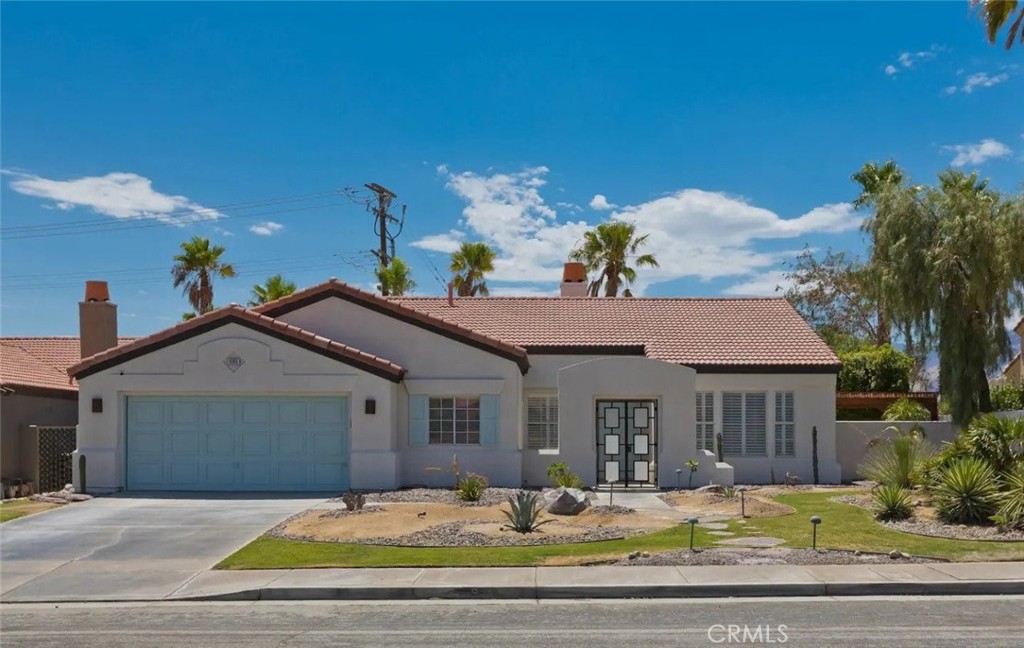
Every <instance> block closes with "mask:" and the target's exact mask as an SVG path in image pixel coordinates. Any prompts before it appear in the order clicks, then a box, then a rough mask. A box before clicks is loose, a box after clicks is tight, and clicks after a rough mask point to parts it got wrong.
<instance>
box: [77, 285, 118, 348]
mask: <svg viewBox="0 0 1024 648" xmlns="http://www.w3.org/2000/svg"><path fill="white" fill-rule="evenodd" d="M78 345H79V347H80V349H81V357H83V358H88V357H89V356H92V355H96V354H97V353H100V352H101V351H106V350H107V349H112V348H114V347H116V346H117V305H116V304H112V303H111V302H110V289H109V288H107V282H106V281H86V282H85V301H82V302H79V304H78Z"/></svg>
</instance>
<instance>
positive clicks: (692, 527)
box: [687, 517, 699, 551]
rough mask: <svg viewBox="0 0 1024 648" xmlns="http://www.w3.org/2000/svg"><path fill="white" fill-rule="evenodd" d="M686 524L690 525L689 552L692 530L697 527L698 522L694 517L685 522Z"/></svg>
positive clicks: (691, 544) (691, 542)
mask: <svg viewBox="0 0 1024 648" xmlns="http://www.w3.org/2000/svg"><path fill="white" fill-rule="evenodd" d="M687 522H689V523H690V551H693V529H694V528H695V527H696V526H697V522H699V520H698V519H697V518H695V517H692V518H690V519H689V520H687Z"/></svg>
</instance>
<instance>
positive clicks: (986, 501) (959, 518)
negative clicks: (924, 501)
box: [934, 457, 999, 524]
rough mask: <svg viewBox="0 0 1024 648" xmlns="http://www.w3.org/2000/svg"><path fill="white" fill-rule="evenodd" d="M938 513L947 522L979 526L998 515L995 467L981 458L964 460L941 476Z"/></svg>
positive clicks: (956, 462) (936, 493)
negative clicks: (993, 469) (994, 514)
mask: <svg viewBox="0 0 1024 648" xmlns="http://www.w3.org/2000/svg"><path fill="white" fill-rule="evenodd" d="M940 475H941V476H940V478H939V484H938V486H937V487H936V488H935V493H934V494H935V512H936V514H938V516H939V518H940V519H942V520H944V521H945V522H951V523H953V524H980V523H984V522H987V521H988V520H989V519H990V517H991V516H992V514H993V513H995V512H996V504H997V502H998V496H999V493H998V489H997V487H996V479H995V473H994V472H993V471H992V466H990V465H989V464H988V463H986V462H985V460H984V459H979V458H978V457H964V458H962V459H958V460H957V461H954V462H953V463H951V464H950V465H949V466H948V467H946V468H945V469H943V470H942V472H941V473H940Z"/></svg>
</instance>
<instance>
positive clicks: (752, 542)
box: [715, 536, 785, 547]
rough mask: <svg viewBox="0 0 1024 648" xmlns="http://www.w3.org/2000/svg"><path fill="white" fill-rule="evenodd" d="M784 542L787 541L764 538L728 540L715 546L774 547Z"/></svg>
mask: <svg viewBox="0 0 1024 648" xmlns="http://www.w3.org/2000/svg"><path fill="white" fill-rule="evenodd" d="M784 542H785V540H783V539H782V538H770V537H767V536H762V537H760V538H729V539H728V540H719V541H718V542H716V543H715V544H720V545H732V546H740V547H774V546H775V545H780V544H782V543H784Z"/></svg>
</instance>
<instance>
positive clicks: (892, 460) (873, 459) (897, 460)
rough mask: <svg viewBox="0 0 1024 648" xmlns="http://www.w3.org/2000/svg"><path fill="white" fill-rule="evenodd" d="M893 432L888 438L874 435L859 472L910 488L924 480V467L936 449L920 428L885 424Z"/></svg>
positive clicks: (900, 486) (874, 479) (871, 478)
mask: <svg viewBox="0 0 1024 648" xmlns="http://www.w3.org/2000/svg"><path fill="white" fill-rule="evenodd" d="M886 431H887V432H894V433H895V436H892V437H889V438H883V437H879V438H876V439H872V441H871V442H870V443H869V444H868V448H869V449H868V454H867V456H866V457H864V461H863V462H862V463H861V465H860V466H859V470H860V473H861V474H862V475H864V476H865V477H867V478H868V479H870V480H872V481H876V482H878V483H879V484H882V485H884V486H897V487H899V488H911V487H913V486H914V485H920V484H921V483H922V481H923V477H922V467H924V466H925V465H926V463H927V461H928V458H929V457H931V455H932V454H933V452H934V450H933V448H932V447H931V445H930V444H928V442H927V441H925V439H924V433H923V432H921V431H920V430H918V429H914V430H911V431H910V432H904V431H903V430H900V429H899V428H897V427H894V426H891V427H888V428H886Z"/></svg>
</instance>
